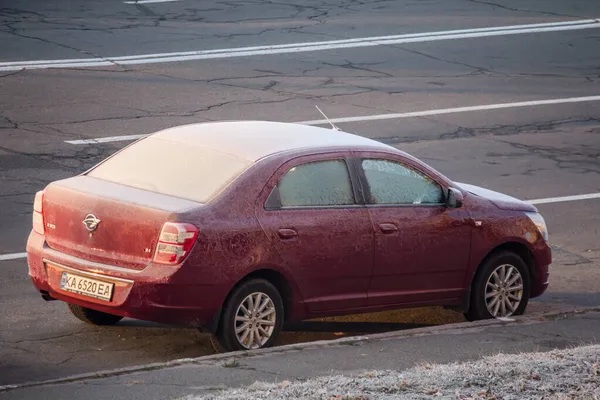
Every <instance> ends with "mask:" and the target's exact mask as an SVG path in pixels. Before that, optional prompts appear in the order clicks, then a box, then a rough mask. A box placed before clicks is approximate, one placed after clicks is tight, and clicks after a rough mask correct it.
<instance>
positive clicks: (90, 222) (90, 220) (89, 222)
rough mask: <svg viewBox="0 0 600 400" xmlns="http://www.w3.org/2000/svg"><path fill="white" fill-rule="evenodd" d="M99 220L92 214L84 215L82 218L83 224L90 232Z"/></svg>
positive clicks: (94, 228)
mask: <svg viewBox="0 0 600 400" xmlns="http://www.w3.org/2000/svg"><path fill="white" fill-rule="evenodd" d="M100 222H101V221H100V220H99V219H98V218H96V216H95V215H94V214H88V215H86V216H85V219H84V220H83V224H84V225H85V227H86V228H87V230H88V231H90V232H93V231H95V230H96V228H97V227H98V224H99V223H100Z"/></svg>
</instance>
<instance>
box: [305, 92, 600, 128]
mask: <svg viewBox="0 0 600 400" xmlns="http://www.w3.org/2000/svg"><path fill="white" fill-rule="evenodd" d="M599 100H600V96H585V97H567V98H562V99H549V100H531V101H520V102H516V103H498V104H487V105H481V106H467V107H456V108H443V109H439V110H428V111H415V112H408V113H392V114H378V115H366V116H360V117H343V118H330V119H329V121H331V122H333V123H336V122H337V123H344V122H362V121H377V120H383V119H398V118H413V117H426V116H432V115H442V114H455V113H461V112H471V111H485V110H498V109H502V108H518V107H532V106H542V105H550V104H565V103H583V102H588V101H599ZM329 121H327V120H325V119H317V120H312V121H302V122H299V123H300V124H305V125H324V124H327V123H328V122H329Z"/></svg>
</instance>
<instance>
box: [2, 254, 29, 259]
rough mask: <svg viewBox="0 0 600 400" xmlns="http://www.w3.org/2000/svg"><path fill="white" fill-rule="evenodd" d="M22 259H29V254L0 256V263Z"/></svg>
mask: <svg viewBox="0 0 600 400" xmlns="http://www.w3.org/2000/svg"><path fill="white" fill-rule="evenodd" d="M20 258H27V253H12V254H0V261H8V260H18V259H20Z"/></svg>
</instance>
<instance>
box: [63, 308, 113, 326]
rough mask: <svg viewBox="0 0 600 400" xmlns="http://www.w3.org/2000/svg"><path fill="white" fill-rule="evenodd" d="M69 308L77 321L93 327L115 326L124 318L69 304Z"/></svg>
mask: <svg viewBox="0 0 600 400" xmlns="http://www.w3.org/2000/svg"><path fill="white" fill-rule="evenodd" d="M68 306H69V310H71V312H72V313H73V315H74V316H75V317H76V318H77V319H79V320H80V321H83V322H86V323H88V324H92V325H114V324H116V323H117V322H119V321H120V320H122V319H123V317H121V316H119V315H113V314H107V313H103V312H101V311H96V310H92V309H91V308H85V307H81V306H78V305H76V304H70V303H69V304H68Z"/></svg>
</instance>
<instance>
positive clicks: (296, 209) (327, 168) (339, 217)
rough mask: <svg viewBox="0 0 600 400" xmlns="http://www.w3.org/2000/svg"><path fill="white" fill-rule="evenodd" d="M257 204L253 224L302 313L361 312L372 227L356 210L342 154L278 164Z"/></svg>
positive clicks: (369, 264)
mask: <svg viewBox="0 0 600 400" xmlns="http://www.w3.org/2000/svg"><path fill="white" fill-rule="evenodd" d="M261 198H262V200H261ZM261 198H259V203H258V205H257V216H258V219H259V221H260V223H261V225H262V227H263V229H264V231H265V233H266V234H267V236H268V237H269V239H270V240H271V242H272V243H273V247H274V249H275V250H276V251H277V252H278V253H279V255H280V256H281V258H282V259H283V261H284V262H285V263H286V265H287V267H288V269H289V270H290V271H291V273H292V275H293V277H294V280H295V282H296V285H297V286H298V288H299V289H300V292H301V295H302V297H303V299H304V302H305V303H306V305H307V307H308V309H309V310H310V311H328V310H337V309H346V308H356V307H363V306H366V303H367V288H368V285H369V280H370V278H371V275H372V272H373V271H372V269H373V257H374V245H373V241H374V240H373V227H372V225H371V220H370V218H369V213H368V211H367V209H366V207H365V206H364V205H358V204H357V201H356V198H357V193H356V188H355V185H354V184H353V180H352V178H351V177H350V174H349V170H348V164H347V162H346V160H345V159H344V155H343V153H330V154H326V155H318V156H309V157H300V158H298V159H295V160H293V161H290V162H288V163H286V164H284V165H283V166H281V167H280V168H279V170H278V172H277V173H276V174H275V175H274V177H273V178H272V179H271V182H269V183H268V184H267V186H266V187H265V190H264V192H263V195H262V197H261Z"/></svg>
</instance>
